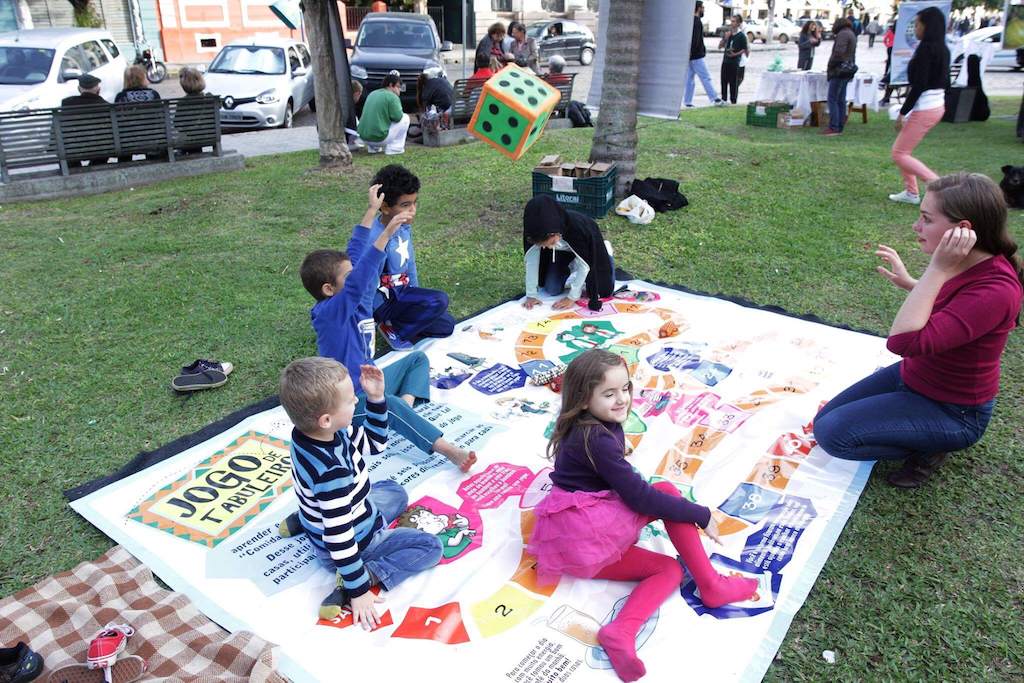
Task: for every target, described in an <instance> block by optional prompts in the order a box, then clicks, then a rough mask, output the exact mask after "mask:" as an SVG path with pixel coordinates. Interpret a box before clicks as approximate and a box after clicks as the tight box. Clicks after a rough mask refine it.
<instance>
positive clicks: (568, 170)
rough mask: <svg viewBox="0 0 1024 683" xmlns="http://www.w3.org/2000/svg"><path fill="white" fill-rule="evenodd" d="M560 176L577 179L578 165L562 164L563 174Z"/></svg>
mask: <svg viewBox="0 0 1024 683" xmlns="http://www.w3.org/2000/svg"><path fill="white" fill-rule="evenodd" d="M559 175H564V176H568V177H570V178H575V177H576V164H562V172H561V173H559Z"/></svg>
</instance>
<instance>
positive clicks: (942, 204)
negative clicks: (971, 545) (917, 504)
mask: <svg viewBox="0 0 1024 683" xmlns="http://www.w3.org/2000/svg"><path fill="white" fill-rule="evenodd" d="M914 232H916V233H917V238H918V239H917V241H918V244H920V245H921V251H923V252H924V253H926V254H930V255H931V261H930V262H929V263H928V267H927V268H926V269H925V272H924V274H923V275H922V276H921V279H919V280H915V279H913V278H912V277H910V275H909V274H908V273H907V269H906V268H905V267H904V266H903V262H902V261H901V260H900V257H899V255H898V254H897V253H896V251H895V250H894V249H892V248H890V247H887V246H885V245H881V244H880V245H879V246H878V251H877V252H875V253H876V254H877V255H878V256H880V257H881V258H882V260H883V261H885V262H886V263H887V264H888V265H889V266H890V268H891V270H889V269H886V268H884V267H882V266H879V267H878V271H879V273H881V274H882V275H883V276H885V277H886V278H887V279H888V280H889V281H890V282H892V283H893V284H894V285H896V286H897V287H900V288H902V289H906V290H908V291H909V292H910V293H909V294H908V295H907V298H906V300H905V301H904V302H903V305H902V306H901V307H900V310H899V312H898V313H897V314H896V319H895V320H894V321H893V323H892V328H891V329H890V330H889V340H888V343H887V346H888V348H889V350H890V351H892V352H893V353H896V354H899V355H900V356H902V357H903V360H902V361H900V362H899V363H896V364H894V365H891V366H889V367H887V368H883V369H881V370H878V371H877V372H875V373H874V374H873V375H870V376H869V377H866V378H865V379H862V380H861V381H859V382H857V383H856V384H854V385H853V386H851V387H849V388H848V389H846V390H845V391H843V392H842V393H840V394H839V395H838V396H836V397H835V398H834V399H832V400H831V401H830V402H829V403H828V404H827V405H826V406H825V407H824V408H822V409H821V412H819V413H818V416H817V417H816V418H815V419H814V434H815V438H816V439H817V441H818V443H819V444H820V445H821V446H822V447H823V448H824V449H825V450H826V451H827V452H828V453H829V454H830V455H832V456H835V457H837V458H844V459H846V460H878V459H885V460H895V459H901V460H904V465H903V467H902V469H899V470H897V471H895V472H893V473H892V474H890V475H889V483H890V484H892V485H894V486H899V487H902V488H916V487H918V486H920V485H921V484H923V483H924V481H925V480H926V479H927V478H928V477H929V475H931V473H932V472H933V471H934V470H935V468H936V467H938V466H939V465H940V464H941V463H942V462H943V461H944V460H945V459H946V455H947V453H948V452H949V451H955V450H960V449H963V448H967V447H968V446H970V445H972V444H974V443H975V442H977V441H978V440H979V439H981V437H982V435H983V434H984V433H985V427H987V426H988V421H989V418H990V417H991V416H992V408H993V405H994V404H995V397H996V394H998V393H999V360H1000V357H1001V356H1002V353H1003V348H1004V347H1005V346H1006V339H1007V337H1008V336H1009V334H1010V330H1012V329H1013V328H1014V327H1016V325H1017V322H1018V317H1019V315H1020V308H1021V297H1022V284H1021V283H1022V281H1024V271H1022V267H1021V259H1020V257H1019V256H1018V255H1017V245H1016V244H1015V243H1014V241H1013V240H1012V239H1011V238H1010V235H1009V233H1008V232H1007V228H1006V201H1005V200H1004V198H1003V193H1002V191H1001V190H1000V189H999V186H998V185H996V184H995V183H994V182H993V181H992V180H991V179H989V178H988V177H986V176H983V175H980V174H976V173H956V174H953V175H948V176H944V177H942V178H939V179H937V180H935V181H933V182H931V183H930V184H929V185H928V194H927V195H926V196H925V198H924V201H923V202H922V203H921V216H920V218H918V220H917V222H916V223H915V224H914Z"/></svg>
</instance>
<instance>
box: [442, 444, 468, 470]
mask: <svg viewBox="0 0 1024 683" xmlns="http://www.w3.org/2000/svg"><path fill="white" fill-rule="evenodd" d="M455 451H456V452H455V453H454V454H452V455H447V456H445V457H446V458H448V459H449V460H451V461H452V464H453V465H455V466H456V467H458V468H459V469H460V470H462V471H463V472H469V470H470V468H472V467H473V465H475V464H476V451H467V450H464V449H462V448H457V449H455Z"/></svg>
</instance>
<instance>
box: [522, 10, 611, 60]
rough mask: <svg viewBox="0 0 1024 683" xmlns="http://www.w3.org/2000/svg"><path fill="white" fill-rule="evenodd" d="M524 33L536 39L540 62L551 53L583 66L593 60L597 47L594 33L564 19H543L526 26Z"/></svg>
mask: <svg viewBox="0 0 1024 683" xmlns="http://www.w3.org/2000/svg"><path fill="white" fill-rule="evenodd" d="M526 35H528V36H530V37H531V38H533V39H534V40H535V41H537V52H538V53H539V57H540V62H541V63H542V64H544V63H547V60H548V59H549V58H550V57H551V56H552V55H561V56H562V57H564V58H565V59H572V60H576V61H579V63H580V64H582V65H583V66H587V65H588V64H590V63H591V62H593V61H594V51H595V50H596V49H597V44H596V43H595V42H594V34H593V33H591V32H590V29H589V28H587V27H586V26H583V25H582V24H577V23H576V22H574V21H567V20H565V19H558V20H556V21H545V22H543V23H540V24H532V25H530V26H529V27H527V29H526Z"/></svg>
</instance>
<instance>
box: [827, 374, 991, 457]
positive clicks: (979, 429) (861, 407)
mask: <svg viewBox="0 0 1024 683" xmlns="http://www.w3.org/2000/svg"><path fill="white" fill-rule="evenodd" d="M994 405H995V399H992V400H990V401H986V402H985V403H982V404H981V405H976V406H963V405H958V404H955V403H942V402H940V401H933V400H932V399H930V398H927V397H925V396H922V395H921V394H919V393H917V392H916V391H914V390H913V389H910V388H909V387H907V386H906V385H905V384H904V383H903V380H902V378H901V377H900V364H899V363H896V364H895V365H890V366H889V367H887V368H882V369H881V370H878V371H876V372H875V373H874V374H872V375H869V376H867V377H865V378H864V379H862V380H861V381H859V382H857V383H856V384H854V385H853V386H851V387H848V388H847V389H845V390H844V391H843V392H841V393H840V394H839V395H838V396H836V397H835V398H833V399H832V400H831V401H829V402H828V404H826V405H825V407H824V408H822V409H821V411H820V412H819V413H818V415H817V417H815V418H814V438H815V439H816V440H817V442H818V444H819V445H820V446H821V447H822V448H824V449H825V451H826V452H827V453H828V454H829V455H831V456H833V457H836V458H842V459H843V460H897V459H902V458H909V457H911V456H913V455H930V454H932V453H945V452H949V451H958V450H961V449H964V448H967V447H968V446H970V445H972V444H974V443H976V442H977V441H978V440H979V439H981V437H982V435H983V434H984V433H985V428H986V427H987V426H988V421H989V418H991V417H992V408H993V406H994Z"/></svg>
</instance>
